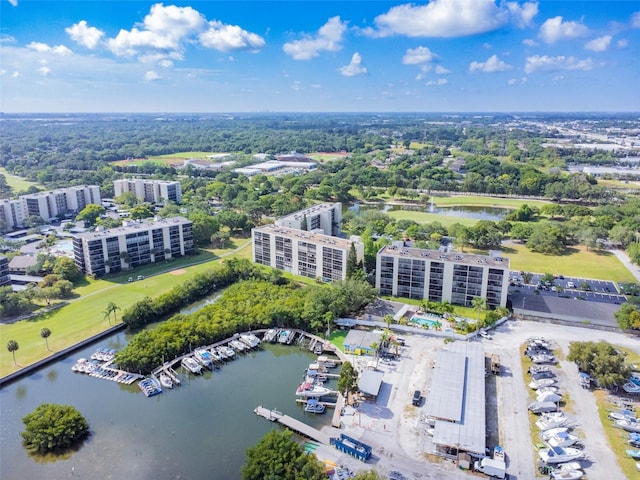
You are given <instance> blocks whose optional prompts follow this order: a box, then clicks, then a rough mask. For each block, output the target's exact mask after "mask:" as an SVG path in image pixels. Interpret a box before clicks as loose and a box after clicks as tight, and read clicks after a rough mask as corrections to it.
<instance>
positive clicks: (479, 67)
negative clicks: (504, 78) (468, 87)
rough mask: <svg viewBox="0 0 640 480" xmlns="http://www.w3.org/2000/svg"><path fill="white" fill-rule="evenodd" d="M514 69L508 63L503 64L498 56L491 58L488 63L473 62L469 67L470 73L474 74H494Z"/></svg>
mask: <svg viewBox="0 0 640 480" xmlns="http://www.w3.org/2000/svg"><path fill="white" fill-rule="evenodd" d="M511 68H513V67H512V66H511V65H509V64H508V63H505V62H503V61H502V60H500V59H499V58H498V56H497V55H492V56H490V57H489V58H488V59H487V61H486V62H471V64H470V65H469V71H470V72H471V73H473V72H485V73H493V72H504V71H505V70H510V69H511Z"/></svg>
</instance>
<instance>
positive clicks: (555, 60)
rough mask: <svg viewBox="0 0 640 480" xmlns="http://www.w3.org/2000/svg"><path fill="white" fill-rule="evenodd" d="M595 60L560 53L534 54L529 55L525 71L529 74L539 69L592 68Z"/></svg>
mask: <svg viewBox="0 0 640 480" xmlns="http://www.w3.org/2000/svg"><path fill="white" fill-rule="evenodd" d="M592 68H593V61H592V60H591V59H590V58H586V59H584V60H579V59H577V58H575V57H565V56H564V55H560V56H557V57H550V56H548V55H533V56H531V57H527V63H526V64H525V67H524V71H525V72H526V73H527V74H529V73H533V72H536V71H539V70H546V71H553V70H591V69H592Z"/></svg>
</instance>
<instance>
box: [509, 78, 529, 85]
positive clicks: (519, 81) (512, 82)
mask: <svg viewBox="0 0 640 480" xmlns="http://www.w3.org/2000/svg"><path fill="white" fill-rule="evenodd" d="M525 83H527V77H521V78H510V79H509V80H507V85H509V86H513V85H523V84H525Z"/></svg>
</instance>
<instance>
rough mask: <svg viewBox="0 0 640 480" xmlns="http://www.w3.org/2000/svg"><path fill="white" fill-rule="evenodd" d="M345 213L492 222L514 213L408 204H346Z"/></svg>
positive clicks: (499, 209) (505, 210) (499, 210)
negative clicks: (427, 215)
mask: <svg viewBox="0 0 640 480" xmlns="http://www.w3.org/2000/svg"><path fill="white" fill-rule="evenodd" d="M343 210H344V211H343V213H346V212H347V211H350V212H352V213H354V214H355V215H360V214H361V213H362V212H365V211H376V212H382V213H387V212H395V211H402V210H408V211H415V212H425V213H433V214H437V215H443V216H445V217H460V218H470V219H473V220H490V221H492V222H499V221H501V220H504V218H505V217H506V216H507V215H508V214H509V213H510V212H511V211H512V210H511V209H508V208H501V207H484V206H470V205H467V206H451V207H436V206H434V205H408V204H391V203H381V204H360V203H354V204H348V205H347V204H345V207H344V208H343Z"/></svg>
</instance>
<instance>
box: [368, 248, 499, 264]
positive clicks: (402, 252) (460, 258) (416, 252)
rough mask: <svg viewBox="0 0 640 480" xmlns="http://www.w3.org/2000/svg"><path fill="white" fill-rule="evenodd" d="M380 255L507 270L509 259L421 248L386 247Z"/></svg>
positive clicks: (381, 250)
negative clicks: (487, 266)
mask: <svg viewBox="0 0 640 480" xmlns="http://www.w3.org/2000/svg"><path fill="white" fill-rule="evenodd" d="M379 254H381V255H388V256H393V257H411V258H423V259H428V260H437V261H441V262H455V263H464V264H467V265H489V266H492V267H500V268H509V259H508V258H505V257H500V256H488V255H474V254H471V253H455V252H441V251H439V250H426V249H423V248H413V247H402V246H396V245H386V246H384V247H382V248H381V249H380V251H379Z"/></svg>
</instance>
